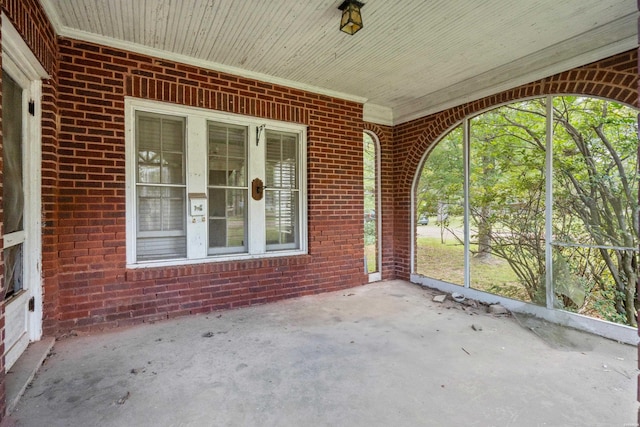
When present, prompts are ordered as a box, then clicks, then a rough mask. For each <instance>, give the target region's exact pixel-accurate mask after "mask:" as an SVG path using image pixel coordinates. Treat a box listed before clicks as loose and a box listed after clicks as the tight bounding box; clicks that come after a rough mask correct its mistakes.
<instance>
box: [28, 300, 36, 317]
mask: <svg viewBox="0 0 640 427" xmlns="http://www.w3.org/2000/svg"><path fill="white" fill-rule="evenodd" d="M35 310H36V298H35V297H31V298H29V311H30V312H32V313H33V312H34V311H35Z"/></svg>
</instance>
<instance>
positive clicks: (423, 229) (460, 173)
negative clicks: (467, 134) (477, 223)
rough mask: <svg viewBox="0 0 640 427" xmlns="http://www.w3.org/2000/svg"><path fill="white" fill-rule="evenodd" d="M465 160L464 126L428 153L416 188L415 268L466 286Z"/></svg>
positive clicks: (425, 273)
mask: <svg viewBox="0 0 640 427" xmlns="http://www.w3.org/2000/svg"><path fill="white" fill-rule="evenodd" d="M463 186H464V161H463V139H462V127H461V126H459V127H457V128H455V129H454V130H453V131H451V132H450V133H449V134H448V135H447V136H445V137H444V138H443V139H442V140H441V141H440V142H438V145H436V146H435V147H434V148H433V150H431V152H430V153H429V157H427V160H426V161H425V163H424V166H423V168H422V173H421V175H420V180H419V181H418V188H416V195H417V200H416V206H417V212H416V223H417V227H416V233H417V239H416V241H417V254H416V271H417V273H418V274H422V275H424V276H427V277H431V278H434V279H437V280H441V281H444V282H449V283H453V284H456V285H464V243H463V242H464V224H463V222H464V216H463V215H464V211H463V209H464V187H463Z"/></svg>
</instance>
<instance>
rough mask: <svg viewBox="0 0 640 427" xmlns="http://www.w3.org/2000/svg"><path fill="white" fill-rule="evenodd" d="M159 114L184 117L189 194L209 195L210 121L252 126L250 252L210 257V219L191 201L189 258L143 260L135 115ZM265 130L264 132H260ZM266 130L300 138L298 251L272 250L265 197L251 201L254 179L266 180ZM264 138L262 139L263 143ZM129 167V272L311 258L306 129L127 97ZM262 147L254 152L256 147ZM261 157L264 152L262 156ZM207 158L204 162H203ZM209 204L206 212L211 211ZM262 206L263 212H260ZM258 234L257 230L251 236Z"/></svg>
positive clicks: (249, 215)
mask: <svg viewBox="0 0 640 427" xmlns="http://www.w3.org/2000/svg"><path fill="white" fill-rule="evenodd" d="M137 111H140V112H146V113H156V114H163V115H169V116H178V117H184V118H185V121H186V129H185V158H186V161H185V164H186V185H187V191H186V193H187V194H207V185H208V183H207V163H206V158H207V145H208V141H207V122H209V121H215V122H220V123H227V124H234V125H240V126H246V127H248V141H247V143H248V150H249V151H248V161H247V180H248V182H247V185H248V187H249V192H248V198H249V200H250V205H251V208H249V210H248V212H247V227H248V228H249V232H248V252H247V253H240V254H239V253H233V254H224V253H221V254H214V255H209V254H208V246H209V245H208V223H209V221H207V220H206V218H207V217H208V216H205V217H192V216H190V212H189V206H188V205H189V200H188V198H187V201H186V203H187V209H186V211H187V212H186V233H187V257H186V258H180V259H162V260H152V261H138V260H137V254H136V230H137V217H136V212H137V209H136V208H137V205H136V203H137V201H136V176H137V162H136V159H137V154H136V140H135V125H136V112H137ZM260 129H262V130H260ZM265 130H273V131H280V132H288V133H295V134H296V135H297V136H298V144H299V145H298V165H299V171H298V191H299V197H300V201H299V205H298V216H297V220H298V221H299V246H298V248H296V249H284V250H272V249H271V248H269V250H268V248H267V245H266V241H264V240H265V233H264V231H265V228H266V223H265V213H264V198H263V199H262V200H261V201H258V202H256V201H254V200H253V199H251V191H250V190H251V181H252V180H253V179H254V178H256V177H259V178H261V179H263V181H264V180H265V177H264V170H265V166H264V165H265V161H266V159H265V158H264V155H265V154H266V153H265V149H264V147H265V144H266V139H265V135H266V132H265ZM258 138H259V139H258ZM125 142H126V150H125V168H126V188H125V191H126V221H127V223H126V258H127V268H144V267H160V266H173V265H185V264H195V263H203V262H221V261H241V260H250V259H260V258H275V257H287V256H296V255H306V254H307V253H308V237H307V236H308V232H307V180H306V175H307V158H306V153H307V128H306V126H305V125H301V124H296V123H288V122H280V121H275V120H268V119H261V118H257V117H251V116H243V115H238V114H231V113H223V112H219V111H214V110H208V109H204V108H197V107H186V106H180V105H175V104H169V103H163V102H158V101H149V100H144V99H139V98H133V97H125ZM260 146H261V147H262V148H258V149H254V147H260ZM259 153H262V155H261V156H260V154H259ZM203 159H205V160H203ZM204 203H205V209H204V211H205V212H208V209H207V207H206V203H207V201H206V200H205V201H204ZM260 206H262V208H260ZM251 230H257V231H258V232H252V231H251Z"/></svg>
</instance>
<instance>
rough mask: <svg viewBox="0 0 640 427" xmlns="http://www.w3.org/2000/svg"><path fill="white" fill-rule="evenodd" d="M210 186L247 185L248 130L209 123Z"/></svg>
mask: <svg viewBox="0 0 640 427" xmlns="http://www.w3.org/2000/svg"><path fill="white" fill-rule="evenodd" d="M208 129H209V131H208V132H209V147H208V150H207V151H208V153H209V164H208V169H209V176H208V180H209V185H210V186H213V185H215V186H234V187H244V186H246V185H247V177H246V163H247V162H246V161H247V128H246V127H241V126H233V125H225V124H221V123H214V122H209V124H208Z"/></svg>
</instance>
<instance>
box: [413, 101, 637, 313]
mask: <svg viewBox="0 0 640 427" xmlns="http://www.w3.org/2000/svg"><path fill="white" fill-rule="evenodd" d="M465 125H466V127H465ZM637 152H638V139H637V112H636V111H635V110H633V109H632V108H630V107H627V106H624V105H622V104H619V103H616V102H612V101H607V100H602V99H595V98H588V97H579V96H563V97H547V98H540V99H533V100H527V101H520V102H516V103H512V104H509V105H505V106H502V107H499V108H496V109H493V110H491V111H488V112H485V113H483V114H480V115H478V116H476V117H473V118H470V119H466V120H465V121H464V122H463V124H461V125H460V126H458V127H456V128H454V129H453V130H452V131H450V132H449V133H448V134H447V135H445V136H444V137H443V138H442V139H441V140H440V141H439V142H438V143H437V145H436V146H435V147H434V148H433V149H432V150H431V151H430V152H429V153H428V155H427V157H426V160H425V162H424V165H423V167H422V170H421V174H420V176H419V179H418V180H417V181H416V188H415V198H416V199H415V200H416V205H415V206H416V212H415V213H414V215H415V221H416V222H415V223H416V251H415V272H416V273H417V274H420V275H422V276H425V277H428V278H432V279H435V280H438V281H442V282H446V283H451V284H456V285H460V286H464V287H469V288H473V289H477V290H481V291H484V292H489V293H493V294H496V295H500V296H504V297H508V298H512V299H516V300H520V301H525V302H528V303H533V304H538V305H542V306H546V307H548V308H557V309H562V310H567V311H571V312H575V313H580V314H584V315H588V316H591V317H595V318H599V319H603V320H608V321H613V322H617V323H621V324H626V325H631V326H635V325H636V310H637V308H636V299H637V298H636V296H637V293H636V292H637V291H636V283H637V279H638V275H637V274H638V250H637V248H638V164H637V162H638V160H637V159H638V155H637ZM465 165H466V167H465ZM425 219H426V220H425Z"/></svg>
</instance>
